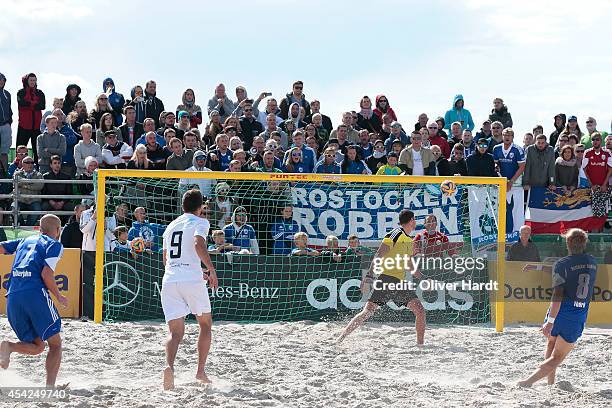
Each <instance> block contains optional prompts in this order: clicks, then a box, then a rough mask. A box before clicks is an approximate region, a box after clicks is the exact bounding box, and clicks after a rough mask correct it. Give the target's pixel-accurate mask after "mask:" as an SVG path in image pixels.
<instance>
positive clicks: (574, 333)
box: [550, 316, 584, 343]
mask: <svg viewBox="0 0 612 408" xmlns="http://www.w3.org/2000/svg"><path fill="white" fill-rule="evenodd" d="M583 330H584V323H583V322H577V321H574V320H567V319H564V318H563V317H560V316H557V318H556V319H555V322H554V323H553V328H552V331H551V332H550V335H551V336H555V337H556V336H561V337H562V338H563V340H565V341H567V342H568V343H575V342H576V341H577V340H578V339H579V338H580V336H582V331H583Z"/></svg>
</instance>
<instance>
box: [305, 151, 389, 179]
mask: <svg viewBox="0 0 612 408" xmlns="http://www.w3.org/2000/svg"><path fill="white" fill-rule="evenodd" d="M383 153H384V152H383ZM314 172H315V173H318V174H321V173H322V174H340V173H342V169H341V168H340V165H339V164H338V163H336V150H335V149H334V148H332V147H328V148H327V149H325V152H324V153H323V158H322V159H321V160H320V161H319V162H318V163H317V164H316V165H315V168H314Z"/></svg>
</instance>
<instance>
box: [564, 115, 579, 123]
mask: <svg viewBox="0 0 612 408" xmlns="http://www.w3.org/2000/svg"><path fill="white" fill-rule="evenodd" d="M572 120H573V121H575V122H578V118H577V117H576V116H573V115H572V116H570V117H569V119H568V120H567V121H568V122H571V121H572Z"/></svg>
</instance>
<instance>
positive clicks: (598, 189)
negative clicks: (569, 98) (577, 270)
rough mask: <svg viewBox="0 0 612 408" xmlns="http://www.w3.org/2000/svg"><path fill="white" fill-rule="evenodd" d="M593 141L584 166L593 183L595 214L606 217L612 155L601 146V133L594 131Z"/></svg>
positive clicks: (592, 197)
mask: <svg viewBox="0 0 612 408" xmlns="http://www.w3.org/2000/svg"><path fill="white" fill-rule="evenodd" d="M591 142H592V144H593V147H591V148H590V149H587V150H586V151H585V153H584V159H583V160H582V168H583V169H584V173H585V175H586V177H587V179H588V181H589V184H590V185H591V200H592V203H591V208H592V209H593V216H595V217H601V218H604V217H606V216H607V215H608V211H607V205H608V200H609V198H610V192H609V190H608V186H609V180H610V175H611V174H612V156H611V155H610V153H608V152H607V151H606V150H604V149H602V148H601V134H599V133H598V132H595V133H593V134H592V135H591ZM600 231H601V230H600ZM600 231H594V232H600Z"/></svg>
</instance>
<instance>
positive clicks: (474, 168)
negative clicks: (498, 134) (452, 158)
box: [465, 138, 497, 177]
mask: <svg viewBox="0 0 612 408" xmlns="http://www.w3.org/2000/svg"><path fill="white" fill-rule="evenodd" d="M488 148H489V142H488V141H487V139H484V138H483V139H479V140H478V144H477V145H476V151H475V152H474V153H472V154H471V155H469V156H468V158H467V159H466V160H465V161H466V164H467V170H468V176H479V177H497V173H496V172H495V160H493V155H492V154H491V153H489V152H487V150H488Z"/></svg>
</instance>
